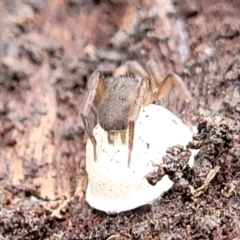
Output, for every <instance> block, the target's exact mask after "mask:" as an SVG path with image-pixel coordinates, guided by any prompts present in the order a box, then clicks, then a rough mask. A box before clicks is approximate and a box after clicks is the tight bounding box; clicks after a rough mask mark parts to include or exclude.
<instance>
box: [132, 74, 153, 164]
mask: <svg viewBox="0 0 240 240" xmlns="http://www.w3.org/2000/svg"><path fill="white" fill-rule="evenodd" d="M148 86H149V79H148V78H142V79H141V83H140V86H139V90H138V94H137V97H136V99H135V102H134V104H133V107H132V110H131V112H130V116H129V122H128V127H129V130H128V131H129V134H128V148H129V152H128V166H130V162H131V156H132V149H133V140H134V127H135V121H136V120H137V118H138V115H139V111H140V108H141V107H142V106H143V105H144V97H145V94H146V93H147V92H148V89H149V88H148Z"/></svg>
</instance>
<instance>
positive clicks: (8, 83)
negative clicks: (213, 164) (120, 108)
mask: <svg viewBox="0 0 240 240" xmlns="http://www.w3.org/2000/svg"><path fill="white" fill-rule="evenodd" d="M146 2H147V1H137V0H135V1H132V3H131V5H130V4H128V1H124V0H122V1H117V0H115V1H113V0H111V1H110V0H105V1H103V0H102V1H101V0H99V1H96V0H95V1H83V0H79V1H78V0H64V1H59V0H53V1H46V0H43V1H40V0H39V1H36V0H22V1H20V0H19V1H7V0H5V1H1V3H0V12H1V14H0V38H1V42H0V119H1V121H0V134H1V135H0V136H1V151H0V183H1V184H0V200H1V202H0V204H1V207H0V238H1V239H239V238H240V225H239V220H240V219H239V218H240V217H239V216H240V212H239V206H240V196H239V193H240V192H239V191H240V189H239V186H240V160H239V153H240V148H239V141H240V139H239V137H238V125H237V123H238V122H239V119H240V101H239V82H240V72H239V69H240V59H239V53H240V45H239V42H240V36H239V29H240V19H239V11H240V4H239V3H238V1H237V0H235V1H231V2H230V1H206V0H202V1H199V0H195V1H193V0H184V1H175V2H174V3H173V5H171V4H170V3H168V1H164V3H165V4H163V3H162V1H157V0H156V1H152V2H151V4H150V3H146ZM149 2H150V1H149ZM173 6H174V7H173ZM174 8H176V9H177V11H175V10H174ZM156 9H157V11H156ZM160 10H161V11H160ZM149 59H154V60H155V61H156V62H157V63H158V65H159V66H160V68H162V69H167V68H168V69H170V70H173V71H175V72H177V73H178V74H179V75H181V76H182V78H183V79H184V81H185V82H186V83H187V84H188V87H189V89H190V91H191V92H192V94H193V100H192V101H191V104H190V113H189V116H190V118H191V120H192V121H193V122H196V119H197V118H198V115H199V113H203V114H204V115H205V116H209V117H210V119H213V116H215V115H219V114H221V116H223V117H228V118H230V119H232V120H233V122H234V123H236V126H235V127H236V128H235V134H236V136H237V137H236V139H235V140H234V145H233V148H232V149H231V150H230V151H228V152H226V153H224V155H222V156H221V157H222V159H221V161H220V160H219V161H217V162H218V163H219V166H220V169H219V171H218V172H217V173H216V175H215V177H214V178H213V180H212V181H211V182H210V184H209V185H208V186H207V188H206V190H205V191H204V192H203V193H201V194H200V196H198V197H197V198H192V197H190V196H189V193H188V192H187V191H180V190H179V189H181V188H179V186H176V187H174V188H173V189H172V190H170V191H169V192H167V193H166V194H164V196H163V197H162V198H161V199H160V200H157V201H156V202H155V203H154V204H153V206H146V207H142V208H140V209H137V210H135V211H130V212H126V213H121V214H119V215H118V216H107V215H106V214H104V213H101V212H98V211H96V210H93V209H91V208H90V207H89V206H88V205H87V203H85V201H84V200H83V194H82V193H81V191H80V194H79V196H76V197H74V198H73V199H72V201H70V202H69V204H66V206H65V207H63V208H62V211H61V212H60V213H58V212H55V217H54V216H53V215H54V214H52V211H51V210H49V208H50V207H54V205H55V207H56V206H57V204H58V203H59V202H62V201H61V200H63V197H66V198H69V197H70V196H72V195H73V193H74V192H75V190H76V186H81V187H85V186H86V173H85V171H84V158H85V153H84V145H85V141H86V137H85V136H84V130H83V125H82V122H81V120H80V118H79V113H80V110H81V109H80V106H81V102H82V99H83V96H84V92H85V87H86V81H87V79H88V77H89V75H90V74H91V73H92V72H93V71H94V70H95V69H96V68H97V67H98V68H99V69H101V70H102V71H103V72H104V74H105V75H106V76H112V74H113V73H114V71H115V69H116V68H117V67H119V66H120V65H121V64H122V63H124V62H125V61H126V60H136V61H138V62H140V63H142V64H143V65H144V64H145V63H146V61H147V60H149ZM171 97H172V98H173V97H176V95H175V94H172V96H170V100H171ZM164 104H165V106H168V107H170V108H171V110H173V111H174V112H176V113H177V114H178V115H182V114H184V111H183V110H184V108H183V107H184V105H183V104H182V101H179V104H178V105H177V106H171V104H169V103H168V102H167V101H166V102H164ZM92 117H93V116H92ZM93 121H94V120H93ZM209 121H211V120H209ZM212 121H213V120H212ZM206 144H207V143H206ZM203 147H204V145H203ZM190 175H191V174H190ZM195 180H196V179H195ZM189 181H190V182H191V181H192V183H193V185H194V183H196V182H194V178H193V179H192V176H189ZM196 181H197V180H196ZM196 185H198V183H196ZM195 187H196V186H195ZM57 198H60V200H59V201H46V200H55V199H57ZM57 200H58V199H57ZM56 216H58V217H61V219H59V218H57V217H56Z"/></svg>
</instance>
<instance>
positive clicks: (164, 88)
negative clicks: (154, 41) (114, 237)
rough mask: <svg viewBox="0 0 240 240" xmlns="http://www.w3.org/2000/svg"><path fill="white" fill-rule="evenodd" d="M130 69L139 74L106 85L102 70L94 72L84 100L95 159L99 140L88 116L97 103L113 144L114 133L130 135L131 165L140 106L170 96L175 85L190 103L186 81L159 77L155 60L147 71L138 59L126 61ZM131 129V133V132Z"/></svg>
mask: <svg viewBox="0 0 240 240" xmlns="http://www.w3.org/2000/svg"><path fill="white" fill-rule="evenodd" d="M126 66H127V69H128V71H129V72H132V73H133V74H134V75H135V76H131V75H124V76H120V77H118V78H116V79H114V80H113V81H112V82H110V83H109V84H108V86H106V84H105V81H104V76H103V74H102V72H101V71H100V70H95V71H94V72H93V74H92V75H91V77H90V79H89V81H88V85H87V94H86V97H85V99H84V101H83V105H82V112H81V114H80V115H81V118H82V121H83V123H84V126H85V129H86V132H87V134H88V136H89V138H90V140H91V142H92V144H93V146H94V159H95V160H96V158H97V153H96V145H97V140H96V138H95V137H94V134H93V126H91V125H90V124H89V121H88V119H87V116H88V113H89V111H90V109H91V108H92V106H93V104H94V107H95V109H98V122H99V124H100V126H101V127H102V128H103V129H104V130H106V131H107V133H108V142H109V144H113V143H114V136H115V135H116V134H120V136H121V140H122V143H123V144H125V143H126V138H127V136H128V149H129V151H128V166H129V165H130V162H131V153H132V148H133V140H134V126H135V121H136V120H137V118H138V115H139V111H140V108H141V107H142V106H147V105H149V104H150V103H152V102H154V101H156V100H159V99H161V98H163V97H164V96H166V95H168V94H169V92H170V90H171V89H172V87H173V86H174V85H176V86H178V87H179V88H180V90H181V93H182V95H183V97H184V99H185V100H186V101H187V102H189V100H190V98H191V94H190V92H189V90H188V89H187V87H186V86H185V84H184V82H183V80H182V79H181V78H180V77H179V76H178V75H177V74H174V73H171V74H167V75H166V76H165V78H164V79H163V81H160V80H159V79H158V78H157V71H158V69H157V65H156V63H155V62H154V61H153V60H150V61H148V62H147V64H146V70H147V71H145V70H144V68H143V67H142V66H141V65H140V64H138V63H137V62H135V61H129V62H127V63H126ZM127 131H128V135H127Z"/></svg>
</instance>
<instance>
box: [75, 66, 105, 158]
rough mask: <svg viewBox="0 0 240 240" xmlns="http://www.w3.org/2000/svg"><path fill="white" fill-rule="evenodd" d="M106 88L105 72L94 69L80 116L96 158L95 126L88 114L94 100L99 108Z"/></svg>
mask: <svg viewBox="0 0 240 240" xmlns="http://www.w3.org/2000/svg"><path fill="white" fill-rule="evenodd" d="M105 90H106V86H105V82H104V77H103V74H102V73H101V71H99V70H96V71H94V72H93V74H92V75H91V77H90V78H89V80H88V84H87V93H86V97H85V99H84V101H83V103H82V108H81V109H82V110H81V113H80V116H81V118H82V121H83V124H84V127H85V130H86V132H87V134H88V137H89V138H90V140H91V142H92V144H93V148H94V159H95V160H96V158H97V153H96V146H97V141H96V139H95V137H94V135H93V127H92V126H91V124H89V121H88V118H87V116H88V113H89V111H90V109H91V108H92V107H93V103H94V102H95V105H96V106H95V107H96V108H98V105H99V102H100V99H101V96H102V94H103V93H104V92H105ZM94 100H96V101H94Z"/></svg>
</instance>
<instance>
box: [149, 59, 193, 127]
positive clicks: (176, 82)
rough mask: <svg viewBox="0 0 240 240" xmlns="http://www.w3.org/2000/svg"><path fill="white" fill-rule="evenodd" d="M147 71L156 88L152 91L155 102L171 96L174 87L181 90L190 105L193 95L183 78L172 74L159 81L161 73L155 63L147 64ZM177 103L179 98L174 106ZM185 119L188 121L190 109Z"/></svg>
mask: <svg viewBox="0 0 240 240" xmlns="http://www.w3.org/2000/svg"><path fill="white" fill-rule="evenodd" d="M147 71H148V73H149V75H150V76H151V81H152V83H153V84H152V85H153V86H154V87H153V89H152V92H153V97H154V99H155V100H159V99H161V98H163V97H164V96H167V95H169V93H170V91H171V89H172V88H173V86H177V87H178V88H179V89H180V92H181V95H182V97H183V99H184V100H185V101H186V102H187V104H189V102H190V100H191V98H192V94H191V93H190V91H189V90H188V88H187V86H186V84H185V83H184V81H183V80H182V78H181V77H180V76H178V75H177V74H174V73H172V74H168V75H167V76H166V77H165V78H164V79H163V81H162V82H161V81H159V80H158V79H159V72H158V68H157V66H156V63H155V62H154V61H149V62H148V63H147ZM176 103H177V98H176V99H175V101H174V103H173V105H176ZM185 118H186V119H188V107H186V113H185ZM186 119H185V121H186ZM187 123H188V121H187ZM188 125H189V126H191V124H188ZM190 128H191V127H190Z"/></svg>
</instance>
